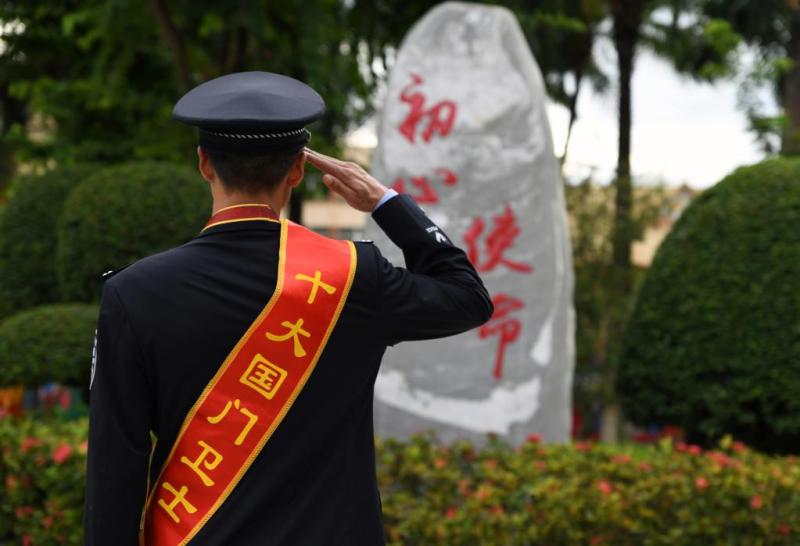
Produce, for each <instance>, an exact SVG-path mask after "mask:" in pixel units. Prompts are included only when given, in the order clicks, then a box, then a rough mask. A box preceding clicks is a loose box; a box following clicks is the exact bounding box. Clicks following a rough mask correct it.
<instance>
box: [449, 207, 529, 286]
mask: <svg viewBox="0 0 800 546" xmlns="http://www.w3.org/2000/svg"><path fill="white" fill-rule="evenodd" d="M492 222H493V226H492V230H491V232H489V233H488V234H487V235H486V237H485V238H484V240H483V246H484V256H483V259H481V256H480V251H479V248H478V239H479V238H480V237H481V235H483V232H484V229H485V228H486V225H485V223H484V221H483V218H475V220H474V221H473V222H472V225H471V226H470V227H469V229H468V230H467V232H466V233H465V234H464V242H465V243H466V244H467V256H468V257H469V260H470V261H471V262H472V264H473V265H474V266H475V269H477V270H478V271H480V272H481V273H485V272H487V271H492V270H493V269H494V268H496V267H497V266H498V265H504V266H506V267H507V268H509V269H511V270H512V271H516V272H517V273H532V272H533V267H532V266H530V265H528V264H524V263H521V262H516V261H513V260H510V259H508V258H506V257H505V255H504V252H505V251H506V250H508V249H509V248H511V247H512V246H513V245H514V240H515V239H516V238H517V235H519V234H520V229H519V226H517V218H516V216H514V211H513V210H512V209H511V205H506V208H505V210H504V211H503V212H502V213H501V214H498V215H497V216H495V217H494V218H492Z"/></svg>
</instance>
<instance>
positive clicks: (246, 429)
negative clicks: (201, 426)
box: [206, 398, 258, 446]
mask: <svg viewBox="0 0 800 546" xmlns="http://www.w3.org/2000/svg"><path fill="white" fill-rule="evenodd" d="M233 406H234V407H235V408H236V409H237V410H239V413H241V414H242V415H244V416H246V417H247V424H246V425H245V426H244V428H243V429H242V431H241V432H240V433H239V436H237V437H236V441H235V442H234V444H236V445H237V446H240V445H242V443H243V442H244V440H245V438H247V435H248V434H249V433H250V429H251V428H253V425H255V424H256V421H258V415H256V414H254V413H252V412H251V411H250V410H249V409H247V408H245V407H243V406H241V401H240V400H239V399H238V398H237V399H236V400H234V401H233ZM230 409H231V401H230V400H228V403H227V404H225V407H224V408H222V412H221V413H220V414H219V415H215V416H213V417H207V418H206V419H207V420H208V422H209V423H211V424H212V425H216V424H217V423H219V422H220V421H222V420H223V419H224V418H225V416H226V415H228V411H230Z"/></svg>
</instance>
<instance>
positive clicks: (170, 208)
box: [57, 162, 211, 301]
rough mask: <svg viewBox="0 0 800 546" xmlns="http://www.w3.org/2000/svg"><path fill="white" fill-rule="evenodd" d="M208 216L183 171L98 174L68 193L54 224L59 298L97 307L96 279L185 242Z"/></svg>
mask: <svg viewBox="0 0 800 546" xmlns="http://www.w3.org/2000/svg"><path fill="white" fill-rule="evenodd" d="M210 208H211V200H210V195H209V191H208V188H207V187H206V185H205V183H204V182H203V180H202V178H200V175H199V174H197V173H196V172H194V171H193V169H191V168H190V167H188V166H187V167H183V166H179V165H174V164H170V163H159V162H134V163H126V164H122V165H116V166H113V167H108V168H106V169H103V170H101V171H98V172H97V173H95V174H94V175H93V176H91V177H90V178H88V179H86V180H85V181H84V182H82V183H81V184H80V185H79V186H78V187H77V188H75V190H73V192H72V193H71V194H70V196H69V198H68V199H67V203H66V205H65V206H64V212H63V214H62V217H61V220H60V223H59V228H58V253H57V271H58V278H59V282H60V286H61V291H62V296H63V297H64V298H65V299H67V300H72V301H95V300H97V299H99V296H100V287H101V282H100V275H101V274H102V273H103V272H105V271H107V270H110V269H118V268H120V267H124V266H126V265H128V264H130V263H131V262H134V261H136V260H138V259H140V258H144V257H145V256H147V255H149V254H153V253H156V252H159V251H162V250H165V249H167V248H170V247H174V246H177V245H180V244H182V243H184V242H186V241H188V240H189V239H191V238H192V237H193V236H194V235H196V234H197V233H198V232H199V231H200V229H202V227H203V223H204V222H205V221H206V220H207V219H208V215H209V212H210Z"/></svg>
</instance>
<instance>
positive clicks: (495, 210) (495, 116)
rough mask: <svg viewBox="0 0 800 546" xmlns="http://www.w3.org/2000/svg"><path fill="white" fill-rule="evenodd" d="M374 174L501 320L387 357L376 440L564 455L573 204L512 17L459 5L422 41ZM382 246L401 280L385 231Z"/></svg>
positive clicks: (390, 113)
mask: <svg viewBox="0 0 800 546" xmlns="http://www.w3.org/2000/svg"><path fill="white" fill-rule="evenodd" d="M373 174H374V175H375V176H376V178H378V179H379V180H381V181H383V182H384V183H385V184H387V185H393V186H394V187H395V188H396V189H397V190H398V191H402V192H405V193H408V194H410V195H411V196H412V197H414V198H415V199H416V200H417V202H418V203H419V204H420V205H421V206H422V207H423V209H425V211H426V212H427V213H428V215H429V216H430V217H431V219H432V220H433V221H435V222H436V223H438V224H439V226H441V227H442V229H444V231H445V232H446V233H447V234H448V235H449V237H450V238H451V239H452V240H453V242H454V243H456V244H457V245H459V246H461V247H462V248H464V249H465V250H466V251H467V253H468V255H469V257H470V259H471V261H472V262H473V264H474V265H475V266H476V268H477V269H478V271H479V272H480V274H481V276H482V278H483V279H484V282H485V283H486V287H487V288H488V290H489V292H490V294H491V295H492V299H493V302H494V305H495V312H494V316H493V317H492V319H491V320H490V321H489V322H488V323H487V324H486V325H484V326H482V327H480V328H478V329H475V330H472V331H469V332H466V333H464V334H461V335H459V336H456V337H451V338H447V339H442V340H434V341H425V342H413V343H401V344H399V345H397V346H395V347H393V348H390V349H389V350H388V351H387V353H386V357H385V358H384V361H383V365H382V367H381V371H380V374H379V375H378V379H377V382H376V385H375V420H376V428H377V431H378V434H380V435H382V436H384V437H399V438H405V437H408V436H409V435H410V434H413V433H416V432H421V431H425V430H429V429H433V430H435V431H436V433H437V436H438V437H439V438H440V439H442V440H444V441H451V440H454V439H457V438H465V439H470V440H473V441H477V442H480V441H482V440H483V439H485V437H486V434H487V433H496V434H498V435H500V436H502V437H504V438H505V439H506V440H508V441H509V442H511V443H514V444H518V443H520V442H522V441H524V440H525V439H526V437H527V436H528V435H530V434H533V433H536V434H540V435H541V436H542V437H543V438H544V439H545V440H548V441H566V440H567V439H568V438H569V434H570V426H571V399H572V398H571V391H572V371H573V367H574V311H573V307H572V290H573V272H572V258H571V250H570V243H569V236H568V231H567V230H568V227H567V219H566V210H565V201H564V195H563V188H562V185H561V179H560V175H559V171H558V167H557V164H556V160H555V157H554V155H553V146H552V141H551V134H550V128H549V125H548V122H547V117H546V113H545V91H544V85H543V81H542V76H541V73H540V71H539V68H538V66H537V64H536V61H535V60H534V58H533V56H532V55H531V52H530V50H529V49H528V46H527V43H526V42H525V38H524V37H523V34H522V31H521V30H520V28H519V25H518V23H517V21H516V19H515V18H514V16H513V15H512V14H511V12H509V11H508V10H506V9H504V8H499V7H489V6H482V5H477V4H465V3H457V2H448V3H444V4H440V5H438V6H436V7H435V8H434V9H432V10H431V11H430V12H429V13H428V14H427V15H426V16H425V17H424V18H423V19H422V20H420V21H419V22H418V23H417V24H416V25H415V26H414V28H413V29H412V30H411V32H409V34H408V36H406V38H405V40H404V42H403V45H402V47H401V48H400V51H399V54H398V57H397V62H396V64H395V66H394V67H393V69H392V74H391V78H390V81H389V87H388V93H387V97H386V102H385V104H384V106H383V110H382V118H381V124H380V130H379V146H378V148H377V150H376V152H375V156H374V162H373ZM368 235H369V236H370V237H371V238H373V239H375V242H376V244H377V245H378V246H379V248H380V249H381V251H382V252H383V253H384V255H386V257H387V258H389V260H390V261H392V262H393V263H394V264H395V265H403V258H402V253H401V252H400V251H399V249H397V248H396V247H395V246H394V245H393V244H392V243H391V242H390V241H389V240H388V238H386V236H385V235H383V234H382V232H381V231H380V230H379V229H378V228H377V227H376V226H375V225H374V224H370V226H369V228H368Z"/></svg>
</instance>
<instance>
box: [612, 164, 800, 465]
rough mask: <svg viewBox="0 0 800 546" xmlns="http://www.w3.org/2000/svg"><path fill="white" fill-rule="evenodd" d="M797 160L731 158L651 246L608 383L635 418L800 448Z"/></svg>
mask: <svg viewBox="0 0 800 546" xmlns="http://www.w3.org/2000/svg"><path fill="white" fill-rule="evenodd" d="M798 179H800V160H797V159H793V160H788V159H778V160H771V161H767V162H765V163H762V164H759V165H756V166H752V167H747V168H742V169H739V170H737V171H735V172H734V173H733V174H731V175H730V176H728V177H727V178H725V179H724V180H722V181H721V182H720V183H719V184H717V185H716V186H715V187H714V188H712V189H710V190H707V191H706V192H705V193H703V194H702V195H701V196H700V197H699V198H698V199H696V200H695V202H694V203H693V204H692V205H690V207H689V208H688V209H687V210H686V211H685V212H684V213H683V216H682V217H681V219H680V220H679V222H678V223H677V225H676V226H675V227H674V229H673V230H672V232H671V233H670V235H669V236H668V238H667V239H666V240H665V241H664V243H663V244H662V245H661V247H660V249H659V251H658V254H657V256H656V258H655V261H654V262H653V265H652V267H651V268H650V271H649V272H648V274H647V278H646V279H645V281H644V284H643V286H642V289H641V293H640V295H639V297H638V300H637V303H636V307H635V309H634V312H633V315H632V317H631V320H630V323H629V325H628V328H627V333H626V337H625V344H624V351H623V360H622V366H621V368H620V381H619V389H620V392H621V394H622V396H623V400H624V402H625V409H626V411H627V413H628V415H629V417H631V418H632V419H633V420H634V421H635V422H636V423H638V424H640V425H649V424H653V423H661V424H675V425H679V426H682V427H683V428H684V429H685V430H686V431H687V432H688V434H689V435H690V436H691V437H692V438H693V439H695V440H699V441H704V442H710V441H712V440H714V439H715V438H719V437H721V436H722V435H723V434H726V433H731V434H734V435H735V436H736V437H738V438H742V439H743V440H746V441H747V442H749V443H751V444H752V445H754V446H757V447H759V448H761V449H766V450H780V451H795V452H796V451H797V450H798V449H800V417H798V416H800V292H798V290H797V279H798V278H800V231H798V229H797V222H798V219H800V184H798Z"/></svg>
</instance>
